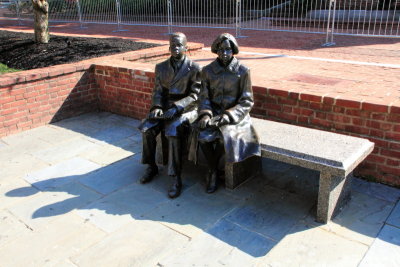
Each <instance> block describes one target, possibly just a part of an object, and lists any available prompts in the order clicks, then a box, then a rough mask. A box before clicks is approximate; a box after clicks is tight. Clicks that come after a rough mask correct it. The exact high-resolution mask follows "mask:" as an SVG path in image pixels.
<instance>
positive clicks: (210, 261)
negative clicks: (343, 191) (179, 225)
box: [159, 233, 257, 267]
mask: <svg viewBox="0 0 400 267" xmlns="http://www.w3.org/2000/svg"><path fill="white" fill-rule="evenodd" d="M256 261H257V259H256V258H254V257H252V256H250V255H249V254H247V253H245V252H243V251H241V250H239V249H237V248H235V247H232V246H231V245H229V244H228V243H226V242H224V241H222V240H220V239H219V238H217V237H215V236H213V235H211V234H209V233H201V234H200V235H199V236H196V237H194V238H192V239H191V240H190V241H189V242H187V243H185V244H182V247H181V248H180V249H179V250H177V252H176V253H172V254H170V255H167V256H166V257H164V258H162V259H161V260H160V261H159V262H160V265H161V266H165V267H170V266H232V267H243V266H246V267H247V266H248V267H251V266H255V264H256Z"/></svg>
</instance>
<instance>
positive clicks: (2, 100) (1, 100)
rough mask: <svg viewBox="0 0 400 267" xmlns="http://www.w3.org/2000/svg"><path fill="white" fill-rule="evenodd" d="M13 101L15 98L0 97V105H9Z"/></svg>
mask: <svg viewBox="0 0 400 267" xmlns="http://www.w3.org/2000/svg"><path fill="white" fill-rule="evenodd" d="M14 100H15V96H8V97H0V105H3V104H6V103H11V102H13V101H14Z"/></svg>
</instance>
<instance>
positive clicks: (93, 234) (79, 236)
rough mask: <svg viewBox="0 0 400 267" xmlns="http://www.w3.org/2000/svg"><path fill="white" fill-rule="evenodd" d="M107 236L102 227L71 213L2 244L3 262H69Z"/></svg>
mask: <svg viewBox="0 0 400 267" xmlns="http://www.w3.org/2000/svg"><path fill="white" fill-rule="evenodd" d="M104 237H105V233H103V232H102V231H100V230H98V229H96V228H95V227H92V226H91V225H90V224H88V223H85V222H84V220H83V219H81V218H79V217H78V216H76V215H74V214H68V215H66V216H64V217H63V218H59V219H57V220H56V221H53V222H52V223H51V224H48V225H46V227H45V228H43V229H42V230H41V231H30V232H29V233H27V234H23V235H21V236H18V237H14V240H13V241H12V242H11V243H7V245H6V246H2V247H0V255H1V256H0V257H1V260H0V262H1V264H2V265H3V266H58V265H57V264H58V263H59V262H64V263H65V264H66V265H65V266H68V265H67V263H68V258H69V257H71V256H73V255H75V254H80V253H81V251H83V250H84V249H86V248H88V247H90V246H92V245H93V244H96V243H97V242H99V241H100V240H102V239H103V238H104Z"/></svg>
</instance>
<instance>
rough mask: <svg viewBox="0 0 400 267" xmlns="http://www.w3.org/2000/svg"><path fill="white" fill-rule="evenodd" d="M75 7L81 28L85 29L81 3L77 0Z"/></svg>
mask: <svg viewBox="0 0 400 267" xmlns="http://www.w3.org/2000/svg"><path fill="white" fill-rule="evenodd" d="M76 7H77V9H78V16H79V24H80V28H81V29H85V28H87V27H84V26H83V19H82V10H81V4H80V3H79V0H76Z"/></svg>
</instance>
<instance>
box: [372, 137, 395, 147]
mask: <svg viewBox="0 0 400 267" xmlns="http://www.w3.org/2000/svg"><path fill="white" fill-rule="evenodd" d="M368 140H369V141H371V142H373V143H375V146H376V147H384V148H389V145H390V143H389V141H386V140H384V139H379V138H373V137H368Z"/></svg>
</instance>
